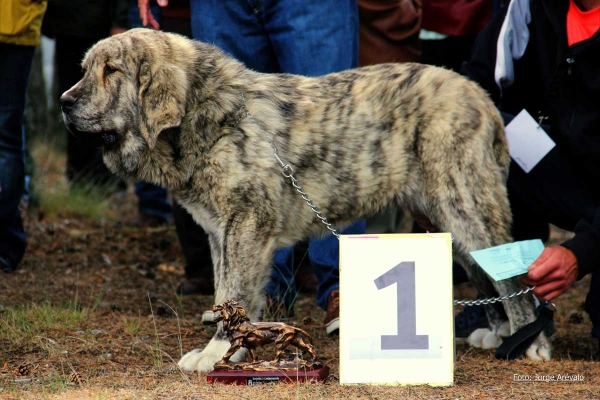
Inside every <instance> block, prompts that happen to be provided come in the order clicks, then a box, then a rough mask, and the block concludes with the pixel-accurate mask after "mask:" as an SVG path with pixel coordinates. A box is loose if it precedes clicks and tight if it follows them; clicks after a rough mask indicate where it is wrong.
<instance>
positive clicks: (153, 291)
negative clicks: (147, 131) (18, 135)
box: [0, 148, 600, 400]
mask: <svg viewBox="0 0 600 400" xmlns="http://www.w3.org/2000/svg"><path fill="white" fill-rule="evenodd" d="M43 150H44V151H42V153H44V154H48V157H46V159H45V160H44V158H43V157H41V156H40V149H39V148H38V149H35V151H34V154H36V156H37V157H38V162H39V169H38V173H39V171H44V172H45V175H44V176H45V179H48V182H49V185H50V186H52V185H53V184H54V183H52V182H60V181H61V180H62V175H61V174H62V169H61V166H60V162H61V161H58V162H57V160H60V159H61V158H60V154H57V155H52V153H49V152H48V151H47V149H43ZM62 160H63V161H64V158H63V159H62ZM52 176H54V178H51V177H52ZM63 181H64V180H63ZM134 210H135V199H134V197H133V195H132V194H131V192H129V193H127V195H125V196H121V197H113V198H111V199H110V201H109V203H108V209H107V211H106V212H105V213H104V214H103V215H104V217H103V218H101V219H100V220H94V219H92V218H87V217H81V215H82V214H74V213H72V212H70V211H69V210H65V209H64V208H63V209H60V210H58V211H57V212H56V213H55V214H52V215H49V213H48V212H45V213H42V212H40V210H39V209H34V210H30V213H29V217H28V218H27V230H28V234H29V248H28V253H27V256H26V259H25V260H24V262H23V265H22V268H21V269H20V270H19V271H17V272H16V273H14V274H10V275H9V274H2V275H0V277H1V278H2V279H0V399H40V398H48V399H54V398H60V399H212V398H215V399H222V398H225V399H230V398H241V399H310V400H315V399H330V398H333V399H355V398H356V399H358V398H364V399H398V398H416V399H425V398H427V399H429V398H443V399H446V398H447V399H456V398H460V399H490V398H492V399H504V398H511V399H513V398H515V399H533V398H536V399H537V398H547V399H557V398H558V399H560V398H565V399H566V398H569V399H571V398H573V399H592V398H600V389H599V387H600V368H599V364H598V358H599V354H598V351H597V346H598V343H597V342H595V341H592V340H591V338H590V337H589V331H590V328H591V324H590V322H589V320H588V318H587V315H586V314H585V313H584V312H582V311H581V303H582V301H583V300H584V297H585V293H586V291H587V286H588V284H589V283H588V282H589V281H588V280H584V281H582V282H579V283H577V285H576V288H575V289H574V290H572V291H570V292H569V293H568V294H567V295H565V296H563V297H562V298H560V299H559V301H558V302H557V307H558V311H557V315H556V324H557V334H556V338H555V340H554V358H553V360H552V361H550V362H544V363H536V362H531V361H528V360H525V359H519V360H516V361H510V362H507V361H498V360H496V359H495V358H494V356H493V352H491V351H481V350H474V349H469V348H467V347H464V346H458V348H457V359H456V370H455V382H456V383H455V385H454V386H452V387H447V388H432V387H428V386H415V387H381V386H364V385H360V386H340V385H339V384H338V383H337V382H336V381H335V379H331V380H330V381H329V382H327V383H325V384H317V385H310V384H297V385H275V386H274V385H267V386H262V387H230V386H222V385H209V384H207V383H206V376H205V375H204V374H197V373H193V374H184V373H182V372H181V371H179V370H178V368H177V367H176V361H177V360H178V358H179V357H180V355H181V352H182V351H187V350H189V349H191V348H195V347H203V346H205V345H206V343H207V342H208V340H209V339H210V337H211V336H212V334H213V333H214V328H210V327H204V326H202V325H201V324H200V323H199V321H198V320H199V315H200V314H201V313H202V311H203V310H205V309H207V308H208V307H209V306H211V305H212V299H211V298H210V297H209V296H191V297H184V298H178V297H177V296H175V294H174V288H175V287H176V285H177V284H178V283H179V281H180V280H181V279H182V275H183V259H182V256H181V251H180V248H179V245H178V242H177V238H176V234H175V230H174V228H173V227H172V226H169V227H166V228H154V229H146V230H139V229H135V228H131V227H127V226H125V225H123V224H122V223H121V222H120V221H122V220H123V219H124V218H127V217H129V216H132V215H133V213H134ZM554 235H555V237H554V240H560V239H561V238H562V237H563V235H564V233H561V232H558V231H555V232H554ZM455 295H456V297H461V298H463V297H465V296H472V295H473V290H472V288H470V287H469V286H468V285H461V286H459V287H457V288H456V293H455ZM323 316H324V312H322V311H321V310H319V309H317V308H316V307H315V303H314V294H301V295H300V296H299V298H298V301H297V304H296V319H295V323H296V324H297V325H299V326H301V327H302V328H304V329H306V330H308V331H309V333H310V334H311V335H313V338H314V342H315V346H316V349H317V354H318V357H319V359H320V361H323V362H325V363H326V364H327V365H329V366H330V367H331V369H332V377H333V378H335V377H336V376H337V374H338V373H339V367H338V361H339V360H338V341H337V338H336V337H333V338H331V337H327V336H326V335H325V332H324V328H323V325H322V323H321V321H322V318H323ZM579 317H581V320H579ZM266 355H267V356H268V354H266ZM565 373H568V374H572V375H573V374H579V375H581V376H583V378H584V381H583V382H562V383H561V382H516V381H514V379H513V377H514V374H518V375H530V376H531V377H532V379H534V378H535V376H536V374H538V375H539V376H546V375H558V374H565Z"/></svg>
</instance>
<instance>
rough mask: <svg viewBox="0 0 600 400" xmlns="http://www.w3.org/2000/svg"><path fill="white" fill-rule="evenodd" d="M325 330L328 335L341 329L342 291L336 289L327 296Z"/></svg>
mask: <svg viewBox="0 0 600 400" xmlns="http://www.w3.org/2000/svg"><path fill="white" fill-rule="evenodd" d="M323 324H324V325H325V332H327V334H328V335H333V334H335V333H339V330H340V291H339V290H334V291H332V292H331V293H329V297H328V298H327V314H325V320H324V321H323Z"/></svg>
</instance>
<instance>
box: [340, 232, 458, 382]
mask: <svg viewBox="0 0 600 400" xmlns="http://www.w3.org/2000/svg"><path fill="white" fill-rule="evenodd" d="M404 262H414V278H413V279H411V280H406V281H404V282H407V283H411V282H412V288H413V289H412V290H413V293H412V294H411V295H410V296H414V297H413V299H414V305H413V306H414V308H413V313H409V312H408V311H410V310H409V308H410V307H409V306H410V304H409V302H402V306H400V305H399V304H398V303H399V294H398V291H399V290H401V289H399V286H398V282H395V283H390V284H389V285H387V286H385V287H383V288H381V289H378V286H377V284H376V283H375V281H376V280H377V279H379V278H381V277H382V275H383V274H386V272H389V271H390V269H393V267H394V266H397V265H398V264H400V263H404ZM432 277H433V278H432ZM409 281H410V282H409ZM409 286H411V285H409ZM452 300H453V286H452V245H451V237H450V234H448V233H438V234H428V235H426V234H391V235H351V236H345V235H342V236H340V337H339V343H340V383H341V384H343V385H345V384H365V383H366V384H383V385H398V384H429V385H451V384H452V383H453V382H454V359H455V352H454V306H453V303H452ZM408 315H411V317H412V318H413V319H412V320H411V321H412V323H411V321H408V320H407V318H406V317H407V316H408ZM411 324H412V325H413V328H414V332H413V333H414V334H415V335H420V336H421V335H424V336H427V338H428V343H427V346H426V347H427V348H408V347H406V348H402V349H384V348H383V347H382V340H383V336H395V335H397V334H399V333H400V332H399V330H400V325H402V327H406V326H408V325H411ZM409 347H410V346H409Z"/></svg>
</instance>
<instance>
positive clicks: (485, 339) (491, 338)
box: [467, 321, 510, 349]
mask: <svg viewBox="0 0 600 400" xmlns="http://www.w3.org/2000/svg"><path fill="white" fill-rule="evenodd" d="M509 336H510V324H509V323H508V321H504V322H503V323H502V325H500V326H499V327H498V329H497V330H495V331H494V330H491V329H487V328H479V329H476V330H474V331H473V332H471V334H470V335H469V337H468V338H467V343H468V344H469V345H470V346H472V347H476V348H478V349H495V348H498V347H499V346H500V345H501V344H502V339H503V338H505V337H509Z"/></svg>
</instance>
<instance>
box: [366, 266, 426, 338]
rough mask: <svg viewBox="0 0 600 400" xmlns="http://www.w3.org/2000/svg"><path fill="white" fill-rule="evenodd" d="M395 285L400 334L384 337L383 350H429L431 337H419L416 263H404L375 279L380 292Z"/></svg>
mask: <svg viewBox="0 0 600 400" xmlns="http://www.w3.org/2000/svg"><path fill="white" fill-rule="evenodd" d="M394 283H395V284H396V285H397V286H396V289H397V295H396V300H397V310H396V311H397V313H398V334H397V335H382V336H381V350H403V349H411V350H421V349H425V350H427V349H429V335H417V308H416V299H415V297H416V296H415V263H414V261H410V262H402V263H400V264H398V265H396V266H395V267H394V268H392V269H390V270H389V271H388V272H386V273H385V274H383V275H381V276H380V277H379V278H377V279H375V285H376V286H377V289H379V290H381V289H383V288H386V287H388V286H390V285H393V284H394Z"/></svg>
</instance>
